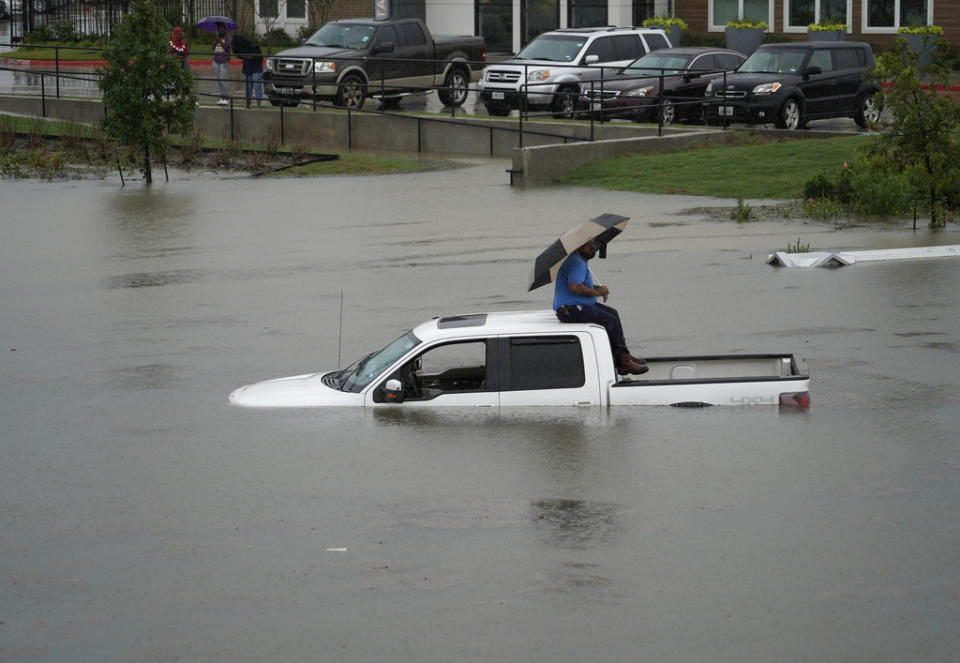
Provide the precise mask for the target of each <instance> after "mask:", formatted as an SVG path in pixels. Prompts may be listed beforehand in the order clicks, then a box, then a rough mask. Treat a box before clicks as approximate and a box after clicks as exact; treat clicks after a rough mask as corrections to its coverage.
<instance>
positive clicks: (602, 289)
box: [593, 285, 610, 301]
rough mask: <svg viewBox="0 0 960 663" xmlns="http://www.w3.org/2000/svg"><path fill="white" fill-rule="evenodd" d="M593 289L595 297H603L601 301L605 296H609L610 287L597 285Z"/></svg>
mask: <svg viewBox="0 0 960 663" xmlns="http://www.w3.org/2000/svg"><path fill="white" fill-rule="evenodd" d="M593 289H594V291H595V292H596V293H597V297H603V301H607V297H609V296H610V288H608V287H607V286H605V285H598V286H595V287H594V288H593Z"/></svg>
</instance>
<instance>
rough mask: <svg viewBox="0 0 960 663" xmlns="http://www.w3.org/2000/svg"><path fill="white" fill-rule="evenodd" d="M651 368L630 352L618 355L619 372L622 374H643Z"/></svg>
mask: <svg viewBox="0 0 960 663" xmlns="http://www.w3.org/2000/svg"><path fill="white" fill-rule="evenodd" d="M649 370H650V368H649V367H648V366H647V365H646V364H641V363H640V362H638V361H636V360H634V358H633V357H631V356H630V355H629V354H626V353H624V354H622V355H620V356H619V357H617V373H619V374H620V375H643V374H644V373H646V372H647V371H649Z"/></svg>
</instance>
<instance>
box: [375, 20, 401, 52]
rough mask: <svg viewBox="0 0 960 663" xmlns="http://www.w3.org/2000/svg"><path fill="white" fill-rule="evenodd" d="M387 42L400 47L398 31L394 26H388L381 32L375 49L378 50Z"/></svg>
mask: <svg viewBox="0 0 960 663" xmlns="http://www.w3.org/2000/svg"><path fill="white" fill-rule="evenodd" d="M387 42H390V43H392V44H393V45H394V46H398V45H399V44H398V43H397V31H396V30H394V29H393V26H392V25H388V26H387V27H385V28H384V29H383V30H381V31H380V34H379V35H377V42H376V43H375V44H374V46H373V47H374V48H378V47H380V46H382V45H383V44H385V43H387Z"/></svg>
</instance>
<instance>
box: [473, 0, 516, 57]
mask: <svg viewBox="0 0 960 663" xmlns="http://www.w3.org/2000/svg"><path fill="white" fill-rule="evenodd" d="M476 7H477V34H478V35H480V36H482V37H483V41H484V42H485V43H486V45H487V50H488V51H490V52H491V53H512V52H513V2H512V1H511V0H479V2H477V4H476Z"/></svg>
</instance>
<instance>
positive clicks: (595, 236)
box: [527, 214, 630, 292]
mask: <svg viewBox="0 0 960 663" xmlns="http://www.w3.org/2000/svg"><path fill="white" fill-rule="evenodd" d="M629 220H630V217H626V216H619V215H617V214H601V215H600V216H598V217H597V218H595V219H593V220H591V221H584V222H583V223H581V224H580V225H579V226H577V227H576V228H574V229H573V230H568V231H567V232H565V233H563V234H562V235H560V239H558V240H557V241H555V242H554V243H553V244H551V245H550V246H548V247H547V248H546V250H545V251H544V252H543V253H541V254H540V255H538V256H537V260H536V262H534V264H533V269H532V270H531V271H530V284H529V285H530V287H528V288H527V292H529V291H530V290H534V289H535V288H539V287H540V286H542V285H546V284H548V283H551V282H552V281H553V279H554V278H556V276H557V272H558V271H560V265H562V264H563V261H564V260H566V258H567V256H568V255H570V254H571V253H573V252H574V251H576V250H577V249H578V248H580V247H581V246H583V245H584V244H586V243H587V242H589V241H590V240H591V239H592V240H594V242H596V244H597V246H598V248H599V249H600V257H601V258H603V257H605V256H606V245H607V242H609V241H610V240H611V239H613V238H614V237H616V236H617V235H619V234H620V233H621V232H623V229H624V228H626V227H627V221H629Z"/></svg>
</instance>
